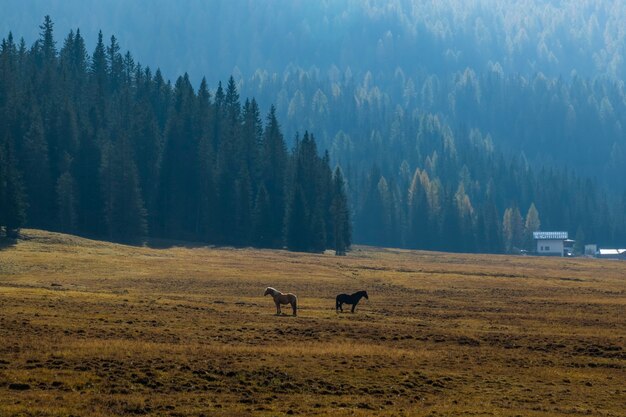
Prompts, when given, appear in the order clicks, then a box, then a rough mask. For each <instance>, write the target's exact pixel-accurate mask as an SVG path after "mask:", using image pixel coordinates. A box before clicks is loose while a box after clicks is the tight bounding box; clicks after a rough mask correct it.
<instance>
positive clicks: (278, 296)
mask: <svg viewBox="0 0 626 417" xmlns="http://www.w3.org/2000/svg"><path fill="white" fill-rule="evenodd" d="M268 294H269V295H271V296H272V298H273V299H274V303H275V304H276V315H277V316H280V305H281V304H291V308H292V309H293V315H294V316H297V313H296V311H297V309H298V297H296V295H295V294H291V293H287V294H283V293H282V292H280V291H278V290H277V289H275V288H272V287H267V288H266V289H265V294H263V296H266V295H268Z"/></svg>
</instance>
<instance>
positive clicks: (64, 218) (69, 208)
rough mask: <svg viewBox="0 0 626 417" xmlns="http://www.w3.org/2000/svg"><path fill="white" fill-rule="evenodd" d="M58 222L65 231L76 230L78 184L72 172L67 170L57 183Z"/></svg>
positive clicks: (62, 230) (59, 226) (58, 225)
mask: <svg viewBox="0 0 626 417" xmlns="http://www.w3.org/2000/svg"><path fill="white" fill-rule="evenodd" d="M56 195H57V207H58V216H57V219H58V223H57V228H58V230H60V231H61V232H64V233H73V232H74V231H75V230H76V224H77V215H76V184H75V182H74V178H72V174H70V172H69V171H65V172H64V173H63V174H62V175H61V176H60V177H59V179H58V180H57V185H56Z"/></svg>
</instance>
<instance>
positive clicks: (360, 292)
mask: <svg viewBox="0 0 626 417" xmlns="http://www.w3.org/2000/svg"><path fill="white" fill-rule="evenodd" d="M366 292H367V291H357V292H355V293H354V294H352V297H355V296H357V295H361V294H365V293H366Z"/></svg>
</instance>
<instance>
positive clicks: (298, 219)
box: [285, 186, 311, 252]
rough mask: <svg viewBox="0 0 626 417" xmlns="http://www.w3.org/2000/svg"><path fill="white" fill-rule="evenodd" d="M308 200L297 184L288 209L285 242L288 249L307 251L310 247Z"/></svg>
mask: <svg viewBox="0 0 626 417" xmlns="http://www.w3.org/2000/svg"><path fill="white" fill-rule="evenodd" d="M308 217H309V216H308V213H307V209H306V202H305V200H304V195H303V192H302V189H301V188H300V187H299V186H296V188H295V190H294V191H293V193H292V197H291V200H290V202H289V205H288V209H287V216H286V222H285V241H286V242H285V243H286V245H287V249H289V250H291V251H296V252H306V251H308V250H309V249H310V245H309V242H310V240H311V239H310V233H311V232H310V229H309V220H308Z"/></svg>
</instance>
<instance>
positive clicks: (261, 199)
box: [252, 184, 274, 248]
mask: <svg viewBox="0 0 626 417" xmlns="http://www.w3.org/2000/svg"><path fill="white" fill-rule="evenodd" d="M272 218H273V216H272V212H271V204H270V200H269V195H268V192H267V189H266V188H265V185H264V184H261V186H260V187H259V191H258V193H257V196H256V201H255V203H254V210H253V212H252V243H253V244H254V245H257V246H259V247H262V248H264V247H271V246H274V245H273V244H272Z"/></svg>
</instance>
